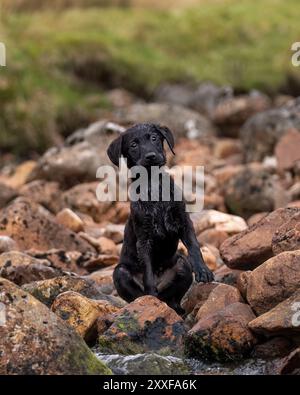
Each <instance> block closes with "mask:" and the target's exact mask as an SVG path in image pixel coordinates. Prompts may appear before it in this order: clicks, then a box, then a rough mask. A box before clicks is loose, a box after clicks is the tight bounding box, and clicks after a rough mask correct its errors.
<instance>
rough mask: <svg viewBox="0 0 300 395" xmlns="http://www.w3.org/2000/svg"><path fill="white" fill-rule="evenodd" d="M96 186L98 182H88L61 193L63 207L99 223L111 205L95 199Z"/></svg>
mask: <svg viewBox="0 0 300 395" xmlns="http://www.w3.org/2000/svg"><path fill="white" fill-rule="evenodd" d="M98 185H99V183H98V182H90V183H82V184H79V185H76V186H74V187H73V188H71V189H69V190H68V191H66V192H64V193H63V195H62V201H63V205H64V206H65V207H68V208H70V209H71V210H73V211H76V212H77V211H79V212H80V213H83V214H88V215H89V216H91V217H92V218H93V220H94V221H96V222H101V221H102V220H103V219H104V215H105V213H106V212H107V210H108V209H109V207H111V205H112V204H113V203H112V202H100V201H99V200H98V199H97V196H96V189H97V187H98Z"/></svg>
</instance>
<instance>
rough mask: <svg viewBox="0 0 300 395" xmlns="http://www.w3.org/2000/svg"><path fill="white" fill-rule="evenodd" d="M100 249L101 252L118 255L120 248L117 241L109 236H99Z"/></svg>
mask: <svg viewBox="0 0 300 395" xmlns="http://www.w3.org/2000/svg"><path fill="white" fill-rule="evenodd" d="M98 243H99V247H98V251H99V253H100V254H106V255H118V249H117V246H116V243H115V242H114V241H113V240H111V239H109V238H108V237H99V239H98Z"/></svg>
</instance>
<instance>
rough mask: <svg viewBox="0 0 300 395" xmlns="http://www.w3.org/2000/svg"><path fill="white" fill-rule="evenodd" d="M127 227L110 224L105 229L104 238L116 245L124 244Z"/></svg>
mask: <svg viewBox="0 0 300 395" xmlns="http://www.w3.org/2000/svg"><path fill="white" fill-rule="evenodd" d="M124 230H125V225H115V224H109V225H107V226H106V227H105V230H104V233H103V236H105V237H107V238H108V239H111V240H113V241H114V242H115V243H116V244H119V243H122V241H123V239H124Z"/></svg>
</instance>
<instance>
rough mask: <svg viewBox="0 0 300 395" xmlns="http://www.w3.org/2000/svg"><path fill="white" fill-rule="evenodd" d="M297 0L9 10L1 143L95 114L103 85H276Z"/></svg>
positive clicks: (36, 138)
mask: <svg viewBox="0 0 300 395" xmlns="http://www.w3.org/2000/svg"><path fill="white" fill-rule="evenodd" d="M299 17H300V7H299V4H298V0H288V1H287V0H285V1H284V0H261V1H253V0H244V1H242V0H223V1H219V2H216V1H213V2H210V1H209V0H207V1H201V5H199V6H198V7H194V8H192V9H181V8H177V9H172V10H169V11H167V10H149V9H136V8H99V7H98V8H87V9H76V8H71V9H66V10H59V11H51V10H43V11H37V12H31V13H28V14H26V13H6V15H5V17H4V18H3V17H2V22H3V23H2V26H1V28H0V41H4V42H5V43H6V45H7V57H8V58H7V67H6V68H1V69H0V73H1V74H0V110H1V113H2V117H1V119H0V147H2V148H5V149H14V150H15V151H18V152H19V153H26V152H27V150H28V149H34V150H36V149H37V150H40V151H42V150H44V149H45V148H46V147H47V146H49V145H50V144H52V143H53V139H54V136H55V135H56V134H57V132H61V133H69V132H70V131H71V130H72V129H73V128H75V127H76V126H78V125H80V124H84V123H85V122H88V121H89V120H92V119H95V118H96V117H97V116H99V111H100V110H101V109H102V108H106V107H107V101H106V99H105V94H104V92H103V89H102V88H101V86H103V85H104V86H123V87H125V88H127V89H129V90H132V91H134V92H135V93H137V94H141V95H149V94H151V92H153V90H154V89H155V87H157V86H158V85H159V84H160V83H161V82H163V81H196V82H198V81H202V80H212V81H214V82H216V83H219V84H230V85H232V86H234V87H235V88H237V89H243V90H248V89H252V88H258V89H263V90H268V91H276V90H278V89H279V88H280V87H281V86H282V85H283V84H284V83H285V80H286V78H287V76H288V75H293V76H294V78H296V79H299V80H300V75H299V73H300V71H299V70H300V69H299V68H298V69H297V68H294V67H292V66H291V63H290V58H291V51H290V47H291V44H292V43H293V42H294V41H300V24H299Z"/></svg>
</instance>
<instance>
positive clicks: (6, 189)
mask: <svg viewBox="0 0 300 395" xmlns="http://www.w3.org/2000/svg"><path fill="white" fill-rule="evenodd" d="M17 195H18V193H17V191H16V190H15V189H13V188H11V187H10V186H8V185H6V184H3V183H0V209H1V208H2V207H5V206H6V205H7V204H8V203H9V202H10V201H11V200H13V199H14V198H15V197H16V196H17Z"/></svg>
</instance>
